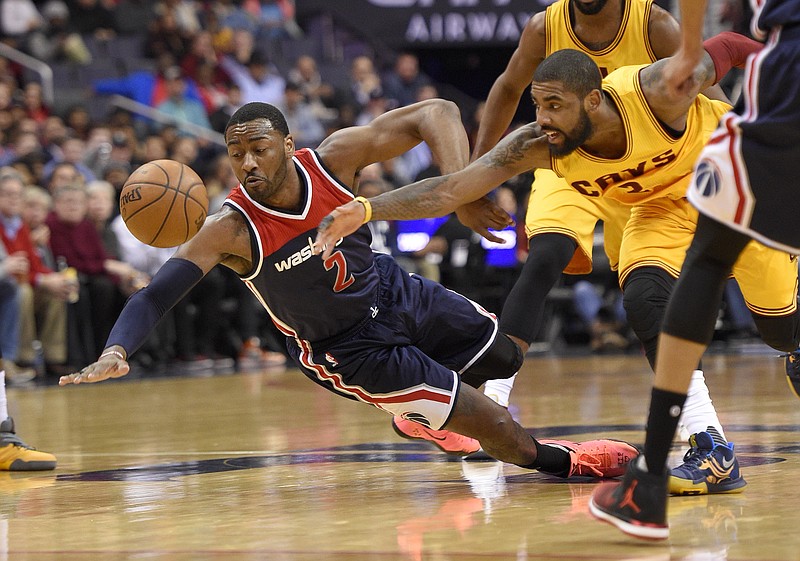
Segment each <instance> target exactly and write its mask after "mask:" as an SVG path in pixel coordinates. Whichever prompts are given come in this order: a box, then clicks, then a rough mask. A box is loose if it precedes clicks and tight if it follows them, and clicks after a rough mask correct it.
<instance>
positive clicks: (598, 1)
mask: <svg viewBox="0 0 800 561" xmlns="http://www.w3.org/2000/svg"><path fill="white" fill-rule="evenodd" d="M570 1H571V2H572V5H573V6H574V7H575V9H576V10H578V11H579V12H580V13H582V14H583V15H585V16H593V15H595V14H599V13H600V11H601V10H602V9H603V8H604V7H605V5H606V2H607V1H608V0H594V2H591V3H589V4H584V3H583V2H577V1H576V0H570Z"/></svg>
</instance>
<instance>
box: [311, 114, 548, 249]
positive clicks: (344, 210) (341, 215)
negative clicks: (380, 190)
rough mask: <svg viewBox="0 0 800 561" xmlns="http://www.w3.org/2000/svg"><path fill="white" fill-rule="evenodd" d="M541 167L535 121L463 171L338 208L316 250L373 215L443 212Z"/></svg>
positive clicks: (543, 158)
mask: <svg viewBox="0 0 800 561" xmlns="http://www.w3.org/2000/svg"><path fill="white" fill-rule="evenodd" d="M537 167H541V168H549V167H550V150H549V148H548V145H547V138H546V137H544V136H542V134H541V130H540V128H539V126H538V125H537V124H536V123H531V124H529V125H526V126H524V127H521V128H519V129H517V130H516V131H514V132H513V133H512V134H510V135H508V136H507V137H506V138H504V139H503V140H502V141H501V142H500V143H499V144H498V145H497V146H495V147H494V148H493V149H492V150H491V151H490V152H489V153H488V154H485V155H484V156H482V157H481V158H479V159H477V160H475V161H474V162H472V163H471V164H470V165H469V166H467V167H466V168H464V169H463V170H461V171H459V172H456V173H451V174H448V175H443V176H441V177H431V178H428V179H423V180H422V181H417V182H416V183H412V184H410V185H406V186H405V187H401V188H400V189H395V190H394V191H390V192H388V193H384V194H382V195H378V196H377V197H374V198H372V199H369V200H359V199H357V200H355V201H352V202H350V203H347V204H345V205H342V206H340V207H338V208H336V209H334V210H333V212H331V213H330V214H329V215H328V216H326V217H325V218H323V219H322V222H321V223H320V225H319V227H318V228H317V239H316V242H315V244H314V245H315V251H316V252H317V253H319V252H322V255H323V257H324V258H328V257H329V256H330V254H331V253H332V252H333V248H334V245H335V243H336V242H337V241H338V240H339V239H341V238H343V237H344V236H347V235H350V234H352V233H353V232H355V231H356V230H357V229H358V228H359V227H360V226H361V225H362V224H364V223H366V222H369V221H370V220H410V219H413V218H433V217H436V216H444V215H446V214H449V213H451V212H453V211H454V210H455V209H456V208H458V207H459V206H461V205H463V204H464V203H467V202H470V201H474V200H477V199H479V198H481V197H483V196H484V195H485V194H487V193H488V192H489V191H491V190H492V189H494V188H495V187H497V186H498V185H500V184H501V183H503V182H504V181H506V180H508V179H510V178H511V177H514V176H515V175H518V174H520V173H522V172H524V171H527V170H529V169H532V168H537Z"/></svg>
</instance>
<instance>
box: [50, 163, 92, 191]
mask: <svg viewBox="0 0 800 561" xmlns="http://www.w3.org/2000/svg"><path fill="white" fill-rule="evenodd" d="M45 179H46V181H47V190H48V191H49V192H50V194H51V195H52V194H53V192H54V191H56V189H59V188H61V187H63V186H65V185H84V184H85V183H86V181H85V180H84V178H83V175H81V173H80V172H79V171H78V168H77V167H75V164H73V163H71V162H59V163H57V164H56V165H55V166H54V167H53V169H52V172H51V173H50V175H46V176H45Z"/></svg>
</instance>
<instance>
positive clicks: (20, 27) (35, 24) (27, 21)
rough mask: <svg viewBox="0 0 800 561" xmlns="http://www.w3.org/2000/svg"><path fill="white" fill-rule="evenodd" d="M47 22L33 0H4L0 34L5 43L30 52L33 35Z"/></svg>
mask: <svg viewBox="0 0 800 561" xmlns="http://www.w3.org/2000/svg"><path fill="white" fill-rule="evenodd" d="M44 25H45V20H44V18H43V17H42V14H41V13H40V12H39V9H38V8H37V7H36V4H35V3H34V2H33V0H2V2H0V33H2V35H3V40H4V42H6V43H8V44H9V45H11V46H12V47H15V48H17V49H19V50H21V51H25V52H29V48H28V47H29V45H28V41H29V39H30V37H31V34H32V33H34V32H36V31H38V30H40V29H42V28H43V27H44Z"/></svg>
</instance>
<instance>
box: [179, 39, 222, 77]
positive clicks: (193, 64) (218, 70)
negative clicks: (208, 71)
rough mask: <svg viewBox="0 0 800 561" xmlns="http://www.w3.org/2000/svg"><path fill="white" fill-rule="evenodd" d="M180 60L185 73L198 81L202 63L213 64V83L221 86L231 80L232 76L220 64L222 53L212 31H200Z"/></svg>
mask: <svg viewBox="0 0 800 561" xmlns="http://www.w3.org/2000/svg"><path fill="white" fill-rule="evenodd" d="M180 62H181V64H180V66H181V69H182V70H183V73H184V75H185V76H187V77H189V78H192V79H193V80H195V81H198V69H199V68H200V67H201V66H202V65H211V67H212V69H213V72H212V76H211V81H212V83H213V84H215V85H218V86H220V85H225V84H227V83H228V82H230V76H228V74H227V72H225V71H224V70H223V69H222V67H221V66H219V62H220V55H219V53H218V52H217V50H216V49H215V48H214V43H213V41H212V37H211V33H209V32H208V31H205V30H203V31H200V32H199V33H197V34H196V35H195V36H194V37H193V38H192V43H191V45H190V47H189V52H188V53H186V55H184V57H183V58H182V59H181V61H180Z"/></svg>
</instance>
